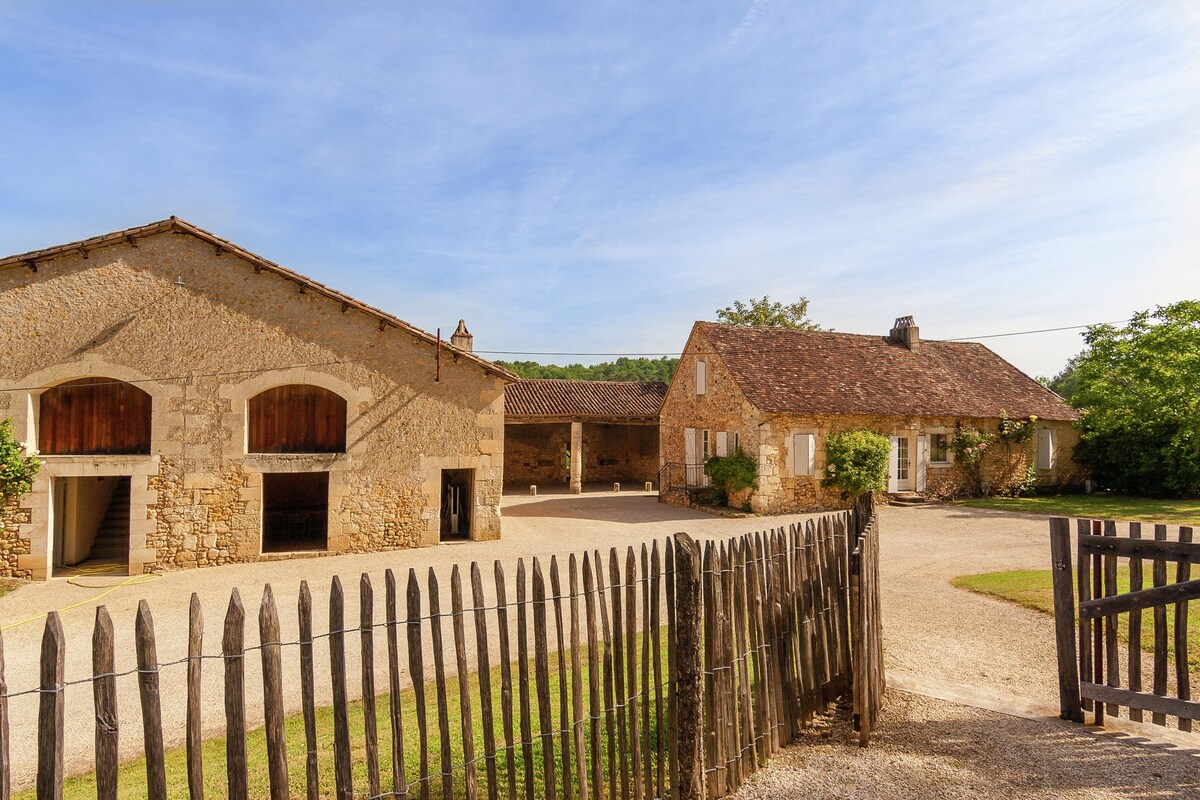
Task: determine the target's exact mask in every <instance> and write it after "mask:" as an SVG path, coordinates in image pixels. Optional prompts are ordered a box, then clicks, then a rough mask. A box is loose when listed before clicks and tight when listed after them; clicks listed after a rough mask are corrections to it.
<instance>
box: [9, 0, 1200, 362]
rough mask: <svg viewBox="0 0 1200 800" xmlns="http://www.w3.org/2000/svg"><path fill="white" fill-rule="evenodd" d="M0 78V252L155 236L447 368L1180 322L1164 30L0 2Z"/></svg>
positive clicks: (1183, 234) (870, 7)
mask: <svg viewBox="0 0 1200 800" xmlns="http://www.w3.org/2000/svg"><path fill="white" fill-rule="evenodd" d="M0 76H3V77H2V78H0V114H2V116H3V120H4V123H3V125H0V252H4V253H16V252H21V251H25V250H29V249H34V248H38V247H42V246H49V245H53V244H57V243H61V242H65V241H70V240H74V239H78V238H83V237H86V236H90V235H95V234H98V233H103V232H107V231H109V230H115V229H120V228H125V227H130V226H133V225H138V224H142V223H145V222H149V221H152V220H157V219H161V218H164V217H166V216H169V215H171V214H177V215H179V216H181V217H183V218H185V219H187V220H189V221H191V222H194V223H196V224H198V225H201V226H202V227H206V228H208V229H210V230H212V231H214V232H216V233H218V234H220V235H222V236H225V237H226V238H229V239H231V240H233V241H235V242H237V243H239V244H241V245H243V246H244V247H247V248H249V249H251V250H253V251H255V252H258V253H260V254H262V255H264V256H266V257H267V258H270V259H272V260H275V261H278V262H280V263H282V264H284V265H286V266H289V267H291V268H293V269H296V270H298V271H300V272H303V273H305V274H307V275H309V276H311V277H313V278H315V279H317V280H320V281H322V282H325V283H329V284H331V285H333V286H335V287H337V288H339V289H341V290H343V291H345V292H347V293H349V294H352V295H355V296H357V297H360V298H362V299H364V300H366V301H368V302H371V303H373V304H375V305H378V306H380V307H382V308H385V309H387V310H389V311H392V312H394V313H396V314H397V315H399V316H400V317H402V318H405V319H407V320H409V321H410V322H412V323H414V324H416V325H419V326H421V327H424V328H427V329H430V330H432V329H433V328H435V327H437V326H439V325H440V326H442V327H443V328H444V329H448V328H452V327H453V325H454V323H455V322H456V321H457V319H458V318H459V317H465V318H466V319H467V321H468V325H469V326H470V327H471V329H472V332H473V333H475V343H476V347H477V349H479V350H514V351H565V352H578V353H658V352H671V351H677V350H678V349H679V348H681V347H682V345H683V341H684V339H685V337H686V335H687V332H688V329H689V327H690V325H691V322H692V321H693V320H695V319H712V318H713V317H714V311H715V309H717V308H719V307H722V306H724V305H727V304H728V303H729V302H730V301H731V300H733V299H737V298H748V297H752V296H761V295H763V294H768V293H769V294H770V295H771V296H772V297H773V298H775V299H779V300H791V299H794V298H796V297H799V296H801V295H804V296H807V297H808V298H809V299H810V301H811V308H810V312H811V314H812V316H813V318H814V319H815V320H816V321H818V322H820V323H822V324H824V325H826V326H832V327H834V328H836V329H838V330H843V331H853V332H865V333H875V332H878V333H883V332H886V330H887V329H888V328H889V327H890V325H891V322H892V320H893V318H894V317H896V316H898V315H901V314H913V315H915V316H916V318H917V322H918V323H919V324H920V326H921V329H922V334H923V335H924V336H927V337H931V338H952V337H967V336H976V335H981V334H988V333H999V332H1007V331H1020V330H1028V329H1035V328H1048V327H1058V326H1064V325H1075V324H1081V323H1088V322H1096V321H1111V320H1119V319H1122V318H1125V317H1127V316H1128V314H1129V313H1130V312H1131V311H1133V310H1136V309H1142V308H1149V307H1152V306H1154V305H1156V304H1161V303H1168V302H1171V301H1173V300H1176V299H1181V298H1185V297H1189V298H1196V297H1200V134H1198V131H1200V6H1198V5H1197V4H1196V3H1194V2H1186V1H1185V2H1151V1H1150V0H1146V1H1145V2H1143V1H1141V0H1136V1H1135V2H1125V3H1072V2H1066V1H1065V0H1056V2H1054V3H1044V2H1015V1H1014V0H1006V1H1005V2H971V3H945V2H931V3H924V4H923V3H890V2H878V3H815V2H791V3H788V2H770V1H769V0H758V1H757V2H721V3H706V2H697V1H696V0H691V2H683V3H676V2H670V1H668V0H658V1H657V2H653V3H650V2H645V0H642V2H630V3H500V2H481V3H476V4H461V3H449V2H448V3H435V4H423V5H418V4H409V3H394V2H393V3H379V4H368V3H347V4H338V3H322V4H312V3H289V4H286V5H285V4H277V5H275V6H267V5H265V4H264V5H259V4H250V3H205V4H191V5H187V4H176V3H171V4H168V3H149V2H147V3H130V4H120V3H104V4H99V3H77V4H71V3H43V4H25V3H15V2H6V0H0ZM986 342H987V344H988V345H989V346H991V347H992V348H993V349H995V350H997V351H998V352H1000V353H1001V354H1002V355H1004V356H1006V357H1008V358H1009V359H1010V360H1012V361H1013V362H1014V363H1015V364H1017V366H1019V367H1021V368H1022V369H1024V370H1026V371H1027V372H1030V373H1033V374H1038V373H1042V374H1048V373H1053V372H1054V371H1056V370H1057V369H1058V368H1059V367H1060V366H1061V365H1062V364H1063V362H1065V360H1066V359H1067V358H1068V357H1069V356H1070V355H1072V354H1073V353H1074V352H1076V351H1077V350H1078V349H1079V347H1080V339H1079V335H1078V332H1063V333H1055V334H1043V335H1038V336H1024V337H1010V338H1002V339H989V340H986ZM514 357H517V356H514ZM540 360H543V361H557V362H560V363H562V362H566V361H571V360H582V361H594V360H596V359H594V358H579V359H572V358H568V357H560V358H553V357H541V358H540Z"/></svg>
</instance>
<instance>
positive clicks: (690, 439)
mask: <svg viewBox="0 0 1200 800" xmlns="http://www.w3.org/2000/svg"><path fill="white" fill-rule="evenodd" d="M699 460H700V459H699V458H697V456H696V429H695V428H684V429H683V463H684V471H685V472H686V473H687V485H688V486H695V485H697V484H699V483H700V467H699V465H698V464H697V462H698V461H699Z"/></svg>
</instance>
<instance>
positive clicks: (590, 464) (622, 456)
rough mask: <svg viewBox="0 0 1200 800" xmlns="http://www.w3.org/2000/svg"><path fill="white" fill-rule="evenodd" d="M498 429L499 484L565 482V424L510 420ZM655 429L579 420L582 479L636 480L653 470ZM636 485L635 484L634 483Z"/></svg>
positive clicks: (650, 477) (567, 434)
mask: <svg viewBox="0 0 1200 800" xmlns="http://www.w3.org/2000/svg"><path fill="white" fill-rule="evenodd" d="M504 430H505V433H504V484H505V486H510V487H523V486H529V485H530V484H536V485H538V486H558V485H560V484H561V485H562V486H564V487H565V486H566V485H567V483H568V482H567V480H566V478H567V462H566V456H565V452H566V449H567V446H568V445H569V444H570V443H571V424H570V423H569V422H546V423H541V422H537V423H525V422H521V423H510V424H508V425H506V426H505V429H504ZM658 446H659V435H658V427H657V426H654V425H618V424H607V423H605V424H602V423H591V422H585V423H583V481H584V482H585V483H587V482H593V481H594V482H603V483H616V482H620V483H626V484H639V485H640V484H642V483H644V482H646V481H653V480H654V479H655V477H656V476H657V474H658V466H659V464H658V461H659V459H658ZM639 488H640V486H639Z"/></svg>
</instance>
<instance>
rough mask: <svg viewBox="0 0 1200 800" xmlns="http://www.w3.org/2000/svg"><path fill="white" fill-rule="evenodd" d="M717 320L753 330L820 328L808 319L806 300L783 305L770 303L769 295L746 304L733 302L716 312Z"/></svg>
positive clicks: (737, 301)
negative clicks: (746, 326)
mask: <svg viewBox="0 0 1200 800" xmlns="http://www.w3.org/2000/svg"><path fill="white" fill-rule="evenodd" d="M717 319H719V320H720V321H721V322H726V323H728V324H730V325H748V326H750V327H755V328H796V329H797V330H802V331H819V330H821V326H820V325H818V324H816V323H815V322H813V321H812V320H811V319H809V318H808V298H807V297H801V298H800V299H799V300H798V301H797V302H795V303H790V304H788V305H784V304H783V303H772V302H771V297H770V295H765V294H764V295H763V297H762V299H761V300H755V299H751V300H750V301H749V302H747V303H743V302H742V301H741V300H734V301H733V305H731V306H726V307H725V308H721V309H718V310H717Z"/></svg>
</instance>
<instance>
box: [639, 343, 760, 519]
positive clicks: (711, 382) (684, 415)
mask: <svg viewBox="0 0 1200 800" xmlns="http://www.w3.org/2000/svg"><path fill="white" fill-rule="evenodd" d="M700 359H703V360H704V361H705V364H706V378H707V380H706V391H705V393H704V394H703V395H697V394H696V391H695V386H696V362H697V361H698V360H700ZM759 419H761V417H760V415H759V412H758V410H757V409H756V408H755V407H754V406H752V405H750V403H749V402H747V400H746V398H745V397H744V396H743V395H742V393H741V390H739V389H738V388H737V385H736V384H735V383H734V381H733V377H732V376H731V375H730V374H729V372H728V371H727V370H726V369H725V365H724V363H723V362H722V361H721V359H720V357H719V356H717V355H716V353H714V352H713V350H712V347H711V346H710V345H709V343H708V341H707V339H705V338H704V336H703V335H702V334H700V333H695V332H693V334H692V336H691V337H690V338H689V339H688V343H687V346H686V347H685V348H684V351H683V354H682V355H681V356H680V359H679V367H678V368H677V369H676V371H675V377H674V378H673V379H672V381H671V386H670V388H669V389H668V390H667V397H666V399H665V400H664V401H663V406H662V411H661V412H659V461H660V466H661V465H663V464H667V463H675V464H681V463H683V462H684V458H685V455H686V453H685V449H684V430H685V429H686V428H697V429H707V430H711V431H713V434H712V435H711V436H710V442H709V443H710V447H711V448H715V447H716V431H727V432H729V433H730V434H732V433H734V432H736V433H738V434H739V438H740V440H741V444H742V449H743V450H744V451H745V452H746V454H747V455H749V456H750V457H751V458H753V457H754V456H755V454H756V453H757V452H758V449H759V445H760V444H761V442H760V438H759V430H758V421H759ZM732 446H733V443H732V436H731V437H730V447H731V448H732ZM710 455H711V453H710ZM672 499H675V498H672Z"/></svg>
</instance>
